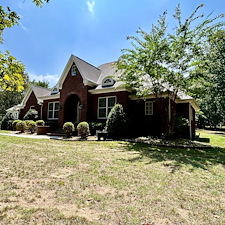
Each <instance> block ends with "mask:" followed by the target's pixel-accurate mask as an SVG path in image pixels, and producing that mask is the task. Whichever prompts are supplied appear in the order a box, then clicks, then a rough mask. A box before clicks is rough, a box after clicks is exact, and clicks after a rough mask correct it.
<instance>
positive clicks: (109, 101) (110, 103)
mask: <svg viewBox="0 0 225 225" xmlns="http://www.w3.org/2000/svg"><path fill="white" fill-rule="evenodd" d="M115 103H116V98H115V97H112V98H108V107H113V106H114V105H115Z"/></svg>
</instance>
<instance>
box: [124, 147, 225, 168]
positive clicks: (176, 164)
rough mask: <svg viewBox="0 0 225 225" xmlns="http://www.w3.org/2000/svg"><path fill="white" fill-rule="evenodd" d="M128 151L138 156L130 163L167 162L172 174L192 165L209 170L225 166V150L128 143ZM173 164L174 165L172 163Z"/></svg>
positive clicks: (166, 164) (165, 164)
mask: <svg viewBox="0 0 225 225" xmlns="http://www.w3.org/2000/svg"><path fill="white" fill-rule="evenodd" d="M125 149H126V151H136V152H138V156H135V157H134V158H132V159H129V161H130V162H136V161H140V160H142V159H143V158H144V157H145V158H146V157H147V158H149V159H150V161H149V162H148V163H154V162H165V163H164V166H170V167H172V172H175V171H176V170H178V169H180V168H181V167H182V166H184V165H191V166H192V167H193V169H194V168H201V169H204V170H208V168H209V167H210V166H212V165H218V164H221V165H223V166H225V148H216V147H215V148H208V149H197V148H172V147H157V146H150V145H148V144H141V143H127V144H126V145H125ZM167 161H170V162H169V163H168V162H167ZM171 162H172V163H171Z"/></svg>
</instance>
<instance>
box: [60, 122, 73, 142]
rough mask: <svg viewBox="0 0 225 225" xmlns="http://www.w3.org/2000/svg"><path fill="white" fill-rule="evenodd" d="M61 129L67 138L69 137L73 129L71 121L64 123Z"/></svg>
mask: <svg viewBox="0 0 225 225" xmlns="http://www.w3.org/2000/svg"><path fill="white" fill-rule="evenodd" d="M63 130H64V132H65V133H66V137H67V138H69V137H71V135H72V132H73V131H74V130H75V129H74V125H73V123H71V122H66V123H64V125H63Z"/></svg>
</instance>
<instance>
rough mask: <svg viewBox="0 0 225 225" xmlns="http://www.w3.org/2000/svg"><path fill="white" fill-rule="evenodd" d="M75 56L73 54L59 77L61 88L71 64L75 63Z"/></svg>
mask: <svg viewBox="0 0 225 225" xmlns="http://www.w3.org/2000/svg"><path fill="white" fill-rule="evenodd" d="M73 57H74V56H73V55H71V56H70V58H69V60H68V62H67V64H66V66H65V68H64V70H63V72H62V75H61V77H60V78H59V81H58V84H59V89H62V86H63V83H64V81H65V79H66V76H67V74H68V72H69V70H70V68H71V66H72V65H73V62H74V60H73Z"/></svg>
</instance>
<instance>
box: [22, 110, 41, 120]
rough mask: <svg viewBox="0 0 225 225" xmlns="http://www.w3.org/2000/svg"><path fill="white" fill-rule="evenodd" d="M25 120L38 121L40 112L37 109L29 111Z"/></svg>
mask: <svg viewBox="0 0 225 225" xmlns="http://www.w3.org/2000/svg"><path fill="white" fill-rule="evenodd" d="M23 119H24V120H34V121H36V120H37V119H38V111H37V110H35V109H30V110H28V111H27V113H26V114H25V116H24V118H23Z"/></svg>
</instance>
